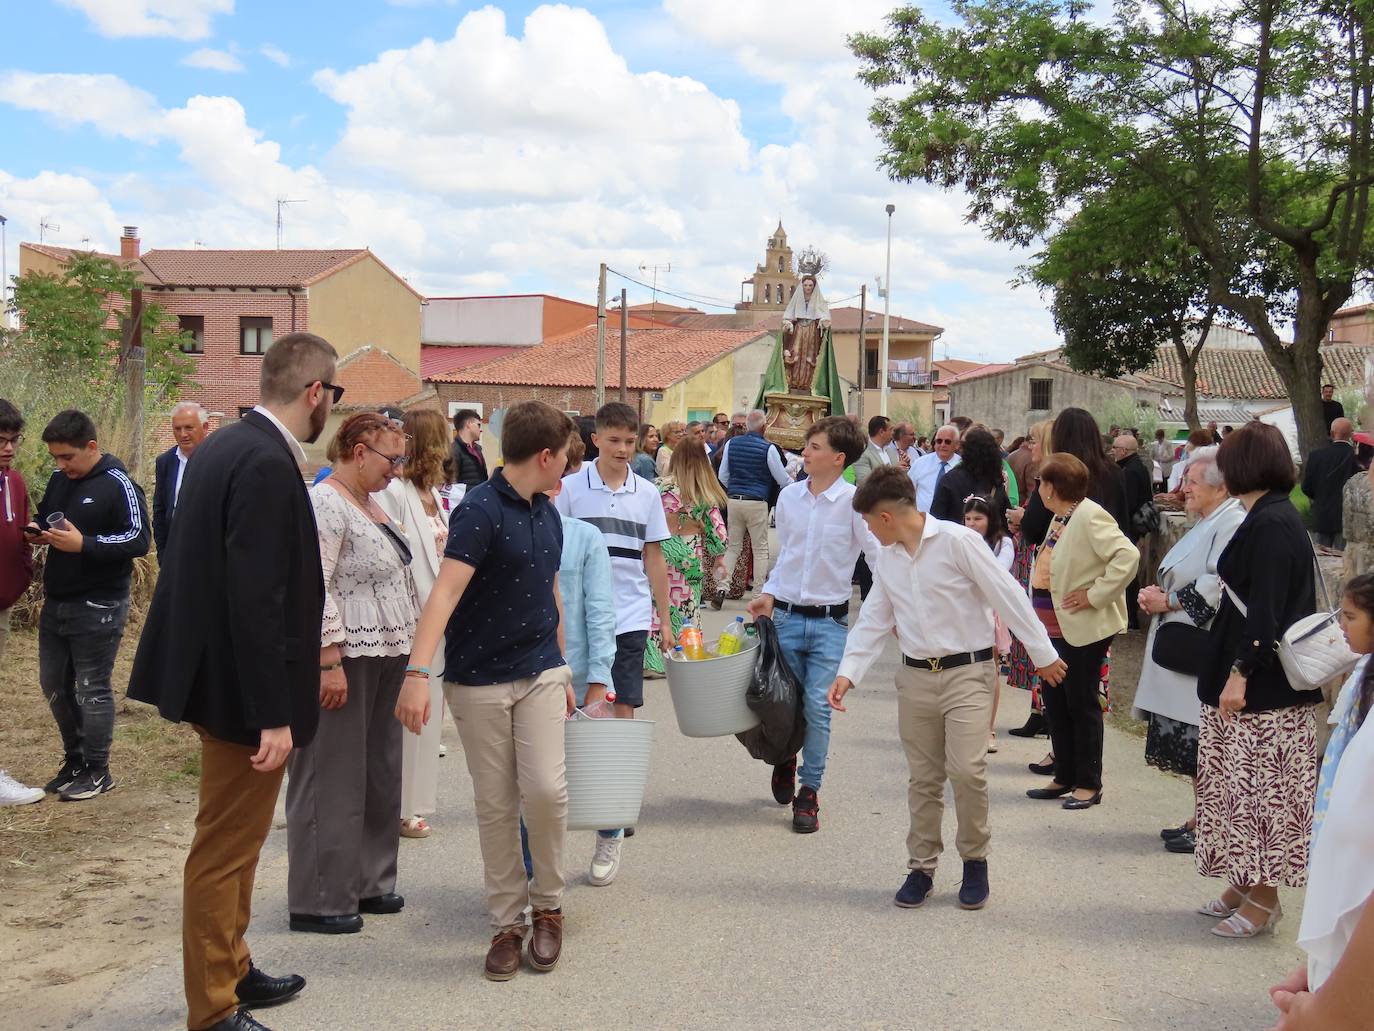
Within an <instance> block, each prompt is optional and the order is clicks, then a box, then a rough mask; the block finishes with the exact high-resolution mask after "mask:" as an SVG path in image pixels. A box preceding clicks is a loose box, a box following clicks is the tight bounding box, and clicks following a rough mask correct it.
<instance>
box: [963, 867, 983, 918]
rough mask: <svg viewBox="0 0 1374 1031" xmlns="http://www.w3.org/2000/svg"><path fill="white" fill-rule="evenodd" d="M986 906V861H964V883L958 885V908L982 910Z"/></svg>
mask: <svg viewBox="0 0 1374 1031" xmlns="http://www.w3.org/2000/svg"><path fill="white" fill-rule="evenodd" d="M987 904H988V861H987V860H986V859H966V860H964V883H962V884H961V885H959V908H960V909H982V908H983V907H984V906H986V905H987Z"/></svg>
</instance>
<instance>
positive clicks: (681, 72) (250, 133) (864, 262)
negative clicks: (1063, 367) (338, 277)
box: [0, 0, 1054, 360]
mask: <svg viewBox="0 0 1374 1031" xmlns="http://www.w3.org/2000/svg"><path fill="white" fill-rule="evenodd" d="M887 6H888V5H887V4H886V3H884V2H879V0H850V2H849V3H847V4H844V5H837V4H834V3H825V2H821V0H799V2H796V3H793V4H790V5H787V6H782V5H778V4H774V3H768V2H763V0H660V2H656V3H653V2H630V0H607V2H589V3H581V4H576V5H572V4H570V5H542V4H532V3H504V4H493V5H477V4H466V3H447V2H443V0H433V2H426V0H406V2H400V0H394V2H391V3H387V2H383V0H372V2H336V3H324V2H319V0H309V2H297V3H290V4H282V3H280V2H277V3H267V2H265V0H39V2H35V3H31V4H28V5H23V6H19V5H15V6H13V7H12V8H11V10H10V11H9V12H8V13H7V36H8V37H9V39H11V40H12V41H17V45H11V46H9V47H7V48H6V51H5V58H4V64H3V65H0V132H3V134H4V135H3V138H4V139H5V140H7V141H9V144H10V145H9V146H7V147H6V148H4V150H3V151H0V215H5V216H7V217H8V218H9V220H10V221H9V226H8V243H9V246H8V252H9V253H8V257H9V261H10V270H11V272H13V271H14V270H15V269H16V267H17V249H18V248H17V244H18V241H19V240H20V239H25V240H29V239H37V238H38V235H39V226H38V223H39V221H40V220H42V219H47V220H48V221H50V222H52V223H54V224H56V225H60V226H61V229H60V230H58V231H54V232H53V233H51V234H49V236H48V238H49V239H50V240H52V241H53V242H56V243H60V244H64V245H68V246H79V245H81V244H82V243H83V241H86V240H89V241H90V245H91V246H95V247H101V248H109V247H113V246H114V245H115V241H116V238H117V236H118V233H119V227H120V226H121V225H124V224H134V225H138V226H139V227H140V229H141V232H142V237H143V240H144V246H145V248H151V247H159V246H161V247H187V246H193V245H194V244H195V243H197V242H199V243H202V244H204V245H206V246H211V247H215V246H221V247H270V246H272V245H273V243H274V219H275V203H274V202H275V198H277V197H280V196H289V197H298V198H300V199H303V200H305V201H306V203H305V204H302V205H299V206H297V207H294V208H292V209H290V210H289V211H288V214H287V226H286V243H287V245H288V246H291V245H296V246H360V245H367V246H371V247H372V248H373V250H374V251H376V252H377V253H378V254H379V256H381V257H382V258H383V260H385V261H387V262H388V264H390V265H391V266H392V267H393V268H395V269H396V270H397V271H398V272H400V273H401V274H403V275H405V276H406V277H407V278H408V279H409V280H410V281H411V282H412V283H413V284H414V285H415V286H416V287H417V288H418V289H420V290H421V291H423V292H428V293H434V294H440V293H495V292H504V291H512V292H514V291H535V290H538V291H547V292H551V293H559V294H564V295H567V296H573V297H578V298H580V299H584V300H590V299H592V294H593V291H594V289H595V274H596V265H597V262H598V261H603V260H604V261H607V262H608V263H610V264H611V265H612V266H613V267H616V268H620V269H623V270H626V271H632V270H634V269H635V268H637V266H638V265H639V264H641V263H644V264H655V263H658V264H661V263H667V262H671V263H672V265H673V271H672V272H671V273H669V274H667V275H666V277H665V276H661V277H660V282H661V283H666V285H667V287H668V288H669V289H673V290H680V291H683V292H686V293H692V294H696V295H700V296H704V297H710V298H715V299H717V300H719V301H722V302H726V301H729V300H732V299H737V298H738V296H739V283H740V280H741V279H743V278H744V277H745V276H746V275H747V274H748V273H749V272H750V271H751V270H752V267H753V263H754V262H755V261H757V260H759V259H760V258H761V257H762V246H763V242H764V239H765V238H766V237H767V235H768V234H769V232H770V231H771V230H772V227H773V225H774V224H775V223H776V221H777V219H778V218H779V217H781V218H782V220H783V222H784V224H785V225H786V227H787V229H788V231H789V233H790V234H791V239H792V242H793V244H794V246H801V245H804V244H807V243H813V244H816V245H818V246H819V247H821V248H822V249H823V250H825V251H826V252H827V253H828V254H829V255H830V257H831V263H832V272H831V274H830V276H829V282H828V283H825V284H823V288H824V289H825V291H826V293H827V294H828V295H829V296H831V297H833V298H838V297H842V296H845V295H847V294H850V293H853V292H855V291H856V290H857V288H858V284H859V283H861V282H868V283H869V285H870V287H872V286H873V277H874V275H875V274H877V273H879V272H881V271H882V263H883V257H884V235H883V234H884V230H885V228H886V227H885V216H884V214H883V205H884V204H885V203H887V202H889V201H891V202H892V203H894V204H896V205H897V215H896V217H895V218H894V221H893V280H894V289H893V310H894V312H899V313H901V314H903V315H906V316H908V317H911V318H917V319H921V320H923V321H927V322H933V323H936V324H938V325H942V326H944V327H946V333H945V336H944V341H943V342H944V344H945V345H946V346H947V348H948V353H949V354H950V355H951V356H960V357H970V358H981V359H985V360H997V359H1004V358H1008V357H1011V356H1014V355H1017V354H1021V353H1025V352H1028V351H1033V350H1038V349H1041V348H1044V347H1046V346H1051V345H1052V344H1053V341H1054V334H1053V327H1052V325H1051V323H1050V320H1049V318H1048V315H1047V314H1046V312H1045V310H1044V305H1043V303H1042V301H1041V299H1040V298H1039V297H1038V296H1036V295H1035V294H1034V293H1032V292H1029V291H1027V290H1024V289H1019V290H1012V288H1011V287H1010V286H1009V285H1008V283H1009V281H1010V280H1011V279H1012V278H1013V277H1014V276H1015V274H1016V266H1017V265H1018V264H1019V263H1020V262H1022V261H1024V260H1025V258H1026V255H1025V254H1024V253H1018V252H1014V251H1010V250H1008V249H1007V248H1005V247H1004V246H1002V245H999V244H992V243H989V242H987V241H985V240H983V239H982V237H981V236H980V235H979V234H978V232H977V231H976V230H975V229H973V228H971V227H969V226H967V225H965V224H964V223H963V208H964V201H963V198H962V197H960V196H958V195H952V194H945V193H942V192H940V191H936V190H933V189H930V188H928V187H924V186H915V185H905V184H903V185H897V184H892V183H889V182H887V181H886V179H885V178H884V177H883V176H882V175H881V174H880V173H879V172H877V171H876V169H875V164H874V163H875V159H876V155H877V143H876V140H875V139H874V137H873V135H872V133H871V131H870V130H869V129H868V127H867V125H866V123H865V114H866V109H867V103H868V96H867V95H866V93H865V91H864V90H863V88H862V87H861V86H860V85H859V84H857V83H856V82H855V81H854V78H853V73H854V65H853V62H852V59H851V58H850V57H849V55H848V54H847V52H846V50H845V48H844V43H843V40H844V36H845V34H846V33H847V32H851V31H855V30H857V29H862V28H868V27H876V26H877V25H878V23H879V21H880V19H881V17H882V14H883V13H885V11H886V10H887ZM841 8H843V9H841ZM614 288H615V284H613V289H614ZM643 294H644V291H641V290H639V289H638V288H634V287H632V288H631V296H632V297H633V298H635V299H641V297H640V296H638V295H643ZM642 299H647V297H642Z"/></svg>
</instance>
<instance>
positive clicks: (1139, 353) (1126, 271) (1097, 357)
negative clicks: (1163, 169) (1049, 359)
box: [1025, 181, 1217, 429]
mask: <svg viewBox="0 0 1374 1031" xmlns="http://www.w3.org/2000/svg"><path fill="white" fill-rule="evenodd" d="M1171 215H1172V211H1171V210H1170V207H1169V205H1168V203H1167V200H1166V199H1165V198H1164V197H1162V196H1161V195H1160V194H1159V193H1158V191H1156V190H1153V189H1151V188H1150V186H1149V184H1148V183H1145V184H1134V183H1130V182H1128V181H1123V182H1121V183H1118V184H1116V185H1114V186H1113V187H1112V188H1111V189H1108V190H1105V191H1102V192H1101V193H1099V194H1097V195H1096V196H1094V197H1093V198H1092V199H1091V200H1089V201H1088V202H1087V203H1086V204H1085V205H1084V207H1083V208H1082V209H1080V210H1079V211H1078V212H1077V213H1076V214H1075V215H1074V216H1073V217H1072V218H1071V219H1069V220H1068V221H1067V222H1065V223H1064V225H1063V227H1062V228H1061V229H1060V230H1059V231H1058V232H1057V233H1055V234H1054V236H1053V237H1052V238H1051V239H1050V240H1049V241H1048V243H1047V245H1046V247H1045V249H1044V250H1043V251H1042V252H1040V253H1039V254H1038V255H1036V258H1035V260H1034V261H1033V262H1032V263H1031V264H1030V265H1029V266H1027V268H1026V269H1025V273H1026V275H1027V276H1028V277H1029V279H1030V280H1031V281H1032V282H1034V283H1036V284H1037V285H1039V286H1040V287H1041V288H1042V289H1048V290H1051V291H1053V295H1054V300H1053V304H1052V307H1051V311H1052V313H1053V315H1054V324H1055V328H1057V329H1058V330H1059V332H1060V334H1062V336H1063V337H1064V357H1065V358H1066V360H1067V361H1068V363H1069V365H1070V366H1072V367H1073V368H1074V369H1076V370H1078V371H1079V372H1094V373H1098V374H1100V375H1103V376H1120V375H1122V374H1123V373H1128V372H1136V371H1138V370H1140V369H1143V368H1146V367H1148V366H1149V365H1152V364H1153V363H1154V362H1155V361H1156V360H1157V358H1158V356H1159V348H1160V346H1161V345H1170V346H1172V347H1173V348H1174V351H1175V353H1176V354H1177V355H1178V360H1179V368H1180V370H1181V371H1182V376H1183V384H1182V385H1183V417H1184V419H1185V420H1186V421H1187V423H1188V426H1189V428H1190V429H1198V428H1200V426H1201V423H1200V422H1199V420H1198V414H1197V360H1198V355H1199V354H1200V352H1201V351H1202V347H1203V345H1204V344H1205V343H1206V341H1207V336H1208V334H1209V333H1210V332H1211V328H1212V322H1213V320H1214V318H1215V317H1216V309H1217V306H1216V304H1215V302H1209V301H1208V270H1207V265H1206V263H1205V262H1204V261H1203V260H1202V258H1201V256H1200V255H1199V254H1198V253H1197V251H1196V250H1195V249H1194V248H1192V247H1190V246H1189V245H1188V244H1187V243H1186V242H1185V241H1184V240H1183V238H1182V236H1181V234H1179V233H1178V232H1177V230H1176V228H1175V226H1174V225H1173V221H1172V218H1171Z"/></svg>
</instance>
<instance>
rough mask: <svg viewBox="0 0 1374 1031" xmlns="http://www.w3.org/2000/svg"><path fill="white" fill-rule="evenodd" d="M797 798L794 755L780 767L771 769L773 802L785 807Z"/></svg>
mask: <svg viewBox="0 0 1374 1031" xmlns="http://www.w3.org/2000/svg"><path fill="white" fill-rule="evenodd" d="M796 797H797V757H796V756H795V755H794V756H792V758H791V759H788V760H787V762H785V763H783V764H782V765H781V766H774V767H773V800H774V801H775V802H777V803H778V805H787V804H788V803H789V802H791V801H792V799H794V798H796Z"/></svg>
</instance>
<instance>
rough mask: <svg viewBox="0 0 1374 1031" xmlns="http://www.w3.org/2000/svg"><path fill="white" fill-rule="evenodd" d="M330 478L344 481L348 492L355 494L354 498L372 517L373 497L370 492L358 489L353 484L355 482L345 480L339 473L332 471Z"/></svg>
mask: <svg viewBox="0 0 1374 1031" xmlns="http://www.w3.org/2000/svg"><path fill="white" fill-rule="evenodd" d="M330 478H331V479H334V480H338V481H339V482H340V483H342V484H343V485H344V487H345V488H346V489H347V491H348V493H350V494H352V495H353V500H354V501H355V502H356V503H357V504H358V506H359V507H360V508H361V509H362V510H363V511H364V512H366V513H367V517H368V518H369V519H371V518H372V497H371V495H369V494H367V493H365V492H363V491H360V490H358V489H357V488H356V487H354V486H353V484H351V483H349V482H348V481H347V480H345V479H344V478H343V477H342V476H340V475H339V474H338V473H332V474H331V475H330Z"/></svg>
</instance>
